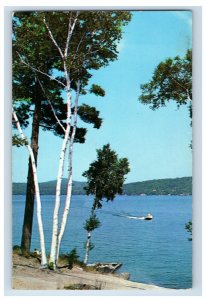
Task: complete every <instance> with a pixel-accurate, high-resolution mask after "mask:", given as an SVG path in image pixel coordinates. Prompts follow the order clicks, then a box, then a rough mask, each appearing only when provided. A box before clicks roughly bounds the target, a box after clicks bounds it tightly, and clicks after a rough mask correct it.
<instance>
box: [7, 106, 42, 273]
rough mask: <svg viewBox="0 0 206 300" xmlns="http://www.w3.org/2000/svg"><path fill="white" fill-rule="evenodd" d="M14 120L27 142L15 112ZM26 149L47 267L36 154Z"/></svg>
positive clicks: (28, 147) (27, 145)
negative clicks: (31, 172)
mask: <svg viewBox="0 0 206 300" xmlns="http://www.w3.org/2000/svg"><path fill="white" fill-rule="evenodd" d="M12 113H13V118H14V120H15V122H16V127H17V129H18V131H19V133H20V136H21V138H22V140H23V141H25V142H26V139H25V136H24V134H23V131H22V129H21V126H20V123H19V121H18V117H17V115H16V113H15V111H14V110H13V112H12ZM26 147H27V149H28V151H29V155H30V158H31V164H32V171H33V177H34V188H35V193H36V203H37V222H38V228H39V236H40V247H41V266H42V267H47V258H46V249H45V240H44V229H43V223H42V217H41V198H40V191H39V184H38V178H37V170H36V164H35V158H34V153H33V151H32V148H31V146H30V145H29V144H28V142H26Z"/></svg>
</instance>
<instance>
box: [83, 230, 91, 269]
mask: <svg viewBox="0 0 206 300" xmlns="http://www.w3.org/2000/svg"><path fill="white" fill-rule="evenodd" d="M90 239H91V232H90V231H88V236H87V242H86V253H85V258H84V263H85V265H86V264H87V263H88V259H89V246H90Z"/></svg>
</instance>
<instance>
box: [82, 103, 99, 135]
mask: <svg viewBox="0 0 206 300" xmlns="http://www.w3.org/2000/svg"><path fill="white" fill-rule="evenodd" d="M78 115H79V116H80V118H81V120H82V121H84V122H85V123H92V124H93V125H94V128H97V129H99V128H100V127H101V124H102V119H101V118H100V117H99V111H97V110H96V108H95V107H92V106H89V105H87V104H82V105H81V106H79V107H78Z"/></svg>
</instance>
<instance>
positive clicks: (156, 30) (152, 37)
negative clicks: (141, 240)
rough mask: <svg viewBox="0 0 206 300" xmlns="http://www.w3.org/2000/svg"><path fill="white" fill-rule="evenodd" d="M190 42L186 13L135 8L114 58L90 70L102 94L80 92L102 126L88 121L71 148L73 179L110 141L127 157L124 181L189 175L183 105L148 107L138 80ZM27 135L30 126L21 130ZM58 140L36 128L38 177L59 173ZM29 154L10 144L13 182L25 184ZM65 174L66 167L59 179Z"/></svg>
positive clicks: (188, 137)
mask: <svg viewBox="0 0 206 300" xmlns="http://www.w3.org/2000/svg"><path fill="white" fill-rule="evenodd" d="M191 46H192V14H191V12H189V11H141V12H134V13H133V17H132V21H131V22H130V23H129V25H128V26H126V27H125V28H124V34H123V38H122V40H121V41H120V44H119V46H118V49H119V57H118V60H117V61H115V62H113V63H110V65H109V66H108V67H106V68H103V69H101V70H98V71H96V72H95V73H94V76H93V78H92V80H91V83H96V84H99V85H101V86H102V87H103V88H104V89H105V91H106V96H105V97H104V98H98V97H95V96H91V95H89V96H82V97H81V99H80V102H81V103H88V104H90V105H93V106H95V107H96V108H97V109H98V110H100V113H101V117H102V118H103V124H102V127H101V128H100V129H99V130H97V129H94V128H92V126H91V125H88V126H87V128H88V133H87V139H86V143H85V144H83V145H79V144H75V146H74V180H84V178H83V177H82V176H81V174H82V173H83V171H85V170H86V169H87V168H88V166H89V164H90V163H91V162H92V161H93V160H95V158H96V149H98V148H101V147H102V146H103V145H104V144H105V143H108V142H109V143H110V144H111V148H112V149H114V150H116V151H117V152H118V154H119V156H120V157H128V159H129V162H130V166H131V172H130V173H129V174H128V175H127V180H126V182H134V181H143V180H149V179H159V178H174V177H182V176H191V175H192V151H191V149H190V148H189V143H190V141H191V136H192V130H191V127H190V119H189V114H188V109H187V107H186V106H184V107H183V106H182V107H181V108H180V109H177V107H176V105H175V103H174V102H170V103H169V104H168V105H167V107H164V108H160V109H159V110H157V111H152V110H151V109H150V108H149V106H145V105H142V104H141V103H139V102H138V96H139V95H140V84H142V83H145V82H147V81H148V80H150V79H151V77H152V74H153V71H154V69H155V67H156V66H157V64H158V63H159V62H161V61H162V60H164V59H166V58H167V57H174V56H176V55H180V56H183V55H185V53H186V51H187V49H188V48H190V47H191ZM25 133H26V135H27V137H28V139H30V128H28V129H27V130H25ZM60 148H61V139H60V138H58V137H55V136H54V135H53V134H52V133H49V132H43V131H41V132H40V150H39V159H38V177H39V181H40V182H42V181H47V180H54V179H56V176H57V171H58V160H59V153H60ZM27 166H28V153H27V149H24V148H22V147H21V148H16V147H14V148H13V181H14V182H26V178H27ZM66 176H67V167H66V168H65V174H64V177H66Z"/></svg>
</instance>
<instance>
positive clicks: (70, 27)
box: [64, 11, 79, 59]
mask: <svg viewBox="0 0 206 300" xmlns="http://www.w3.org/2000/svg"><path fill="white" fill-rule="evenodd" d="M78 15H79V12H78V11H77V13H76V17H75V19H74V22H73V24H72V25H71V18H70V19H69V26H68V27H69V28H68V35H67V41H66V47H65V50H64V58H65V59H66V58H67V55H68V49H69V42H70V40H71V37H72V33H73V31H74V27H75V25H76V22H77V18H78Z"/></svg>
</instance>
